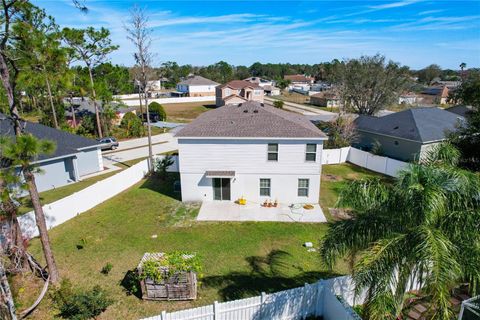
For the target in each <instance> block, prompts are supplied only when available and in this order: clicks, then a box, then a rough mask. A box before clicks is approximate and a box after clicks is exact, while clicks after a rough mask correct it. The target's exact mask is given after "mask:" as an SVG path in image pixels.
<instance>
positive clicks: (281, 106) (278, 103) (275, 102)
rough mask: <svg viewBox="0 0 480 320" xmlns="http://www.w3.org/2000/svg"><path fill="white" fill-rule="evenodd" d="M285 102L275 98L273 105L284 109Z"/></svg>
mask: <svg viewBox="0 0 480 320" xmlns="http://www.w3.org/2000/svg"><path fill="white" fill-rule="evenodd" d="M283 104H284V102H283V101H281V100H275V101H274V102H273V106H274V107H275V108H278V109H283Z"/></svg>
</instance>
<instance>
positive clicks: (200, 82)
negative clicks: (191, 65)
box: [178, 76, 218, 86]
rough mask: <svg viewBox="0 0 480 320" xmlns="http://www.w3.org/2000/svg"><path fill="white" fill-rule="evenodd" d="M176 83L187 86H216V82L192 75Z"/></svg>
mask: <svg viewBox="0 0 480 320" xmlns="http://www.w3.org/2000/svg"><path fill="white" fill-rule="evenodd" d="M178 84H184V85H189V86H217V85H218V83H217V82H215V81H212V80H210V79H207V78H204V77H202V76H192V77H188V78H187V79H185V80H183V81H180V82H179V83H178Z"/></svg>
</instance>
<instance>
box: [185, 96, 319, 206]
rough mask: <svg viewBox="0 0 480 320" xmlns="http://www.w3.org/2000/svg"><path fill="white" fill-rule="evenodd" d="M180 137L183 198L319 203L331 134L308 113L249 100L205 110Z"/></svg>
mask: <svg viewBox="0 0 480 320" xmlns="http://www.w3.org/2000/svg"><path fill="white" fill-rule="evenodd" d="M176 137H177V139H178V146H179V163H180V177H181V189H182V201H214V200H219V201H220V200H223V201H235V200H237V199H238V198H240V197H245V198H246V199H247V201H249V202H250V203H252V202H253V203H258V204H260V203H262V202H263V201H265V200H268V199H271V200H272V201H273V200H275V199H277V200H278V202H279V203H283V204H291V203H318V201H319V193H320V174H321V167H322V166H321V163H322V150H323V141H324V140H326V139H327V137H326V135H325V134H324V133H323V132H322V131H320V130H319V129H318V128H317V127H316V126H315V125H314V124H312V123H311V122H310V121H309V120H308V119H307V118H305V117H304V116H302V115H299V114H295V113H292V112H288V111H284V110H280V109H276V108H274V107H271V106H267V105H263V104H261V103H259V102H255V101H248V102H245V103H242V104H239V105H238V106H234V105H226V106H223V107H221V108H218V109H214V110H211V111H208V112H206V113H203V114H202V115H200V116H199V117H198V118H197V119H195V120H194V121H193V122H191V123H190V124H188V125H187V126H185V127H184V128H183V129H182V130H180V131H179V132H178V133H177V134H176Z"/></svg>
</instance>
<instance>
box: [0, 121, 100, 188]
mask: <svg viewBox="0 0 480 320" xmlns="http://www.w3.org/2000/svg"><path fill="white" fill-rule="evenodd" d="M22 127H23V130H24V132H25V133H27V134H31V135H33V136H35V137H36V138H38V139H44V140H50V141H53V142H54V143H55V145H56V149H55V152H54V153H53V154H49V155H41V156H40V157H39V159H38V160H37V161H36V162H35V164H36V165H37V166H38V168H40V169H41V173H37V174H36V176H35V178H36V182H37V188H38V191H40V192H42V191H46V190H50V189H54V188H58V187H61V186H64V185H67V184H69V183H73V182H77V181H80V180H81V179H82V177H84V176H86V175H89V174H92V173H95V172H99V171H102V170H103V160H102V152H101V150H100V147H101V145H100V143H99V142H98V141H96V140H92V139H88V138H85V137H82V136H78V135H75V134H71V133H68V132H66V131H62V130H57V129H54V128H50V127H47V126H44V125H42V124H39V123H33V122H28V121H24V122H22ZM0 136H6V137H9V138H11V139H15V134H14V129H13V123H12V121H11V119H10V118H9V117H7V116H6V115H4V114H1V113H0Z"/></svg>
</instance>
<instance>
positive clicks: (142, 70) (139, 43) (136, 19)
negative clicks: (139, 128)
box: [125, 5, 153, 172]
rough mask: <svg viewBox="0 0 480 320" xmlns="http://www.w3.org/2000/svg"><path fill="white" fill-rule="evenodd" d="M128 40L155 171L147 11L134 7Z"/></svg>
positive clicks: (150, 157)
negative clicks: (143, 104)
mask: <svg viewBox="0 0 480 320" xmlns="http://www.w3.org/2000/svg"><path fill="white" fill-rule="evenodd" d="M125 30H126V31H127V39H128V40H130V41H131V42H132V43H133V45H134V46H135V49H136V52H135V53H134V54H133V57H134V58H135V62H136V64H137V66H138V68H139V73H138V75H139V79H137V80H138V82H139V91H142V92H143V99H144V101H145V109H146V115H147V134H148V159H149V160H148V169H149V171H150V172H151V171H152V170H153V152H152V131H151V128H150V111H149V108H148V94H149V87H148V81H149V74H150V72H149V71H150V69H151V64H152V60H153V54H152V52H151V51H150V46H151V44H152V38H151V30H150V29H149V27H148V16H147V13H146V11H145V9H143V8H140V7H138V6H136V5H135V6H134V7H133V8H132V9H131V10H130V20H129V21H128V24H127V25H126V26H125Z"/></svg>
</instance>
